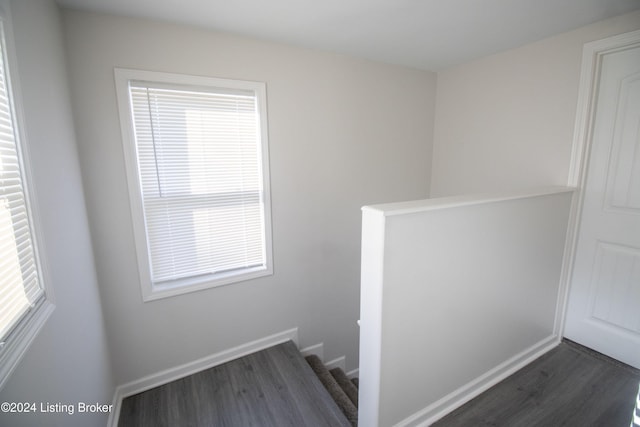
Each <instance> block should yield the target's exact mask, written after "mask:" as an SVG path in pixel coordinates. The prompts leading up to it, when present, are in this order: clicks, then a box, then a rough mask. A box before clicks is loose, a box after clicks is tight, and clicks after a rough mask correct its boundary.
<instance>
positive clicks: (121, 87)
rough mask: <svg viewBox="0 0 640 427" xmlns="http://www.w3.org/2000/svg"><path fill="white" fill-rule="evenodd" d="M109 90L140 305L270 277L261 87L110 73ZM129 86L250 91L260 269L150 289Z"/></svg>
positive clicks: (266, 150) (249, 83) (266, 147)
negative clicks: (256, 146)
mask: <svg viewBox="0 0 640 427" xmlns="http://www.w3.org/2000/svg"><path fill="white" fill-rule="evenodd" d="M114 76H115V86H116V97H117V102H118V110H119V116H120V125H121V131H122V143H123V151H124V160H125V167H126V171H127V185H128V190H129V202H130V210H131V220H132V226H133V237H134V243H135V249H136V258H137V265H138V276H139V281H140V287H141V292H142V300H143V301H144V302H148V301H153V300H157V299H162V298H168V297H173V296H177V295H182V294H185V293H190V292H196V291H200V290H204V289H209V288H214V287H218V286H224V285H229V284H233V283H237V282H242V281H246V280H251V279H255V278H259V277H264V276H268V275H272V274H273V255H272V234H271V197H270V193H271V192H270V179H269V144H268V132H267V108H266V85H265V83H263V82H254V81H245V80H231V79H221V78H215V77H203V76H192V75H186V74H175V73H165V72H156V71H145V70H135V69H126V68H115V69H114ZM131 82H149V83H151V84H153V85H171V86H184V87H188V88H189V89H196V90H198V88H199V89H200V90H202V91H203V92H206V91H209V92H210V91H212V90H213V91H215V89H218V90H222V91H224V90H225V89H231V90H244V91H251V92H252V93H254V94H255V96H256V101H257V109H258V114H259V127H260V129H259V135H260V145H261V147H260V154H261V159H260V162H261V163H260V164H261V172H262V184H263V188H262V190H263V195H262V196H263V197H262V202H263V215H264V242H265V248H264V251H265V266H264V267H251V268H246V269H242V270H241V272H230V273H221V274H218V275H216V277H211V276H205V277H190V278H186V279H181V280H179V281H176V282H174V283H171V284H162V285H158V284H154V283H153V281H152V275H151V260H150V251H149V243H148V238H147V231H146V220H145V213H144V206H143V195H142V185H141V177H140V173H139V169H138V168H139V163H138V152H137V146H136V144H137V143H136V139H135V125H134V119H133V106H132V103H131V97H130V90H129V87H130V83H131Z"/></svg>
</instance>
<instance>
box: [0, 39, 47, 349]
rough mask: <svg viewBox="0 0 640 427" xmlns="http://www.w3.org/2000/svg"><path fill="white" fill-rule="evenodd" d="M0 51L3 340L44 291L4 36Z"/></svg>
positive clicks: (0, 328)
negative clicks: (35, 246) (29, 206)
mask: <svg viewBox="0 0 640 427" xmlns="http://www.w3.org/2000/svg"><path fill="white" fill-rule="evenodd" d="M2 34H4V29H2ZM3 37H4V36H3ZM0 50H1V52H0V341H2V342H4V341H5V340H6V339H7V337H8V336H9V334H10V333H11V332H12V330H13V329H14V328H15V327H16V326H17V325H18V324H19V323H20V320H21V319H22V318H23V317H24V316H25V315H26V314H27V313H28V312H29V310H30V309H31V308H33V307H34V306H35V305H36V304H37V303H38V302H39V301H40V299H41V298H42V297H43V296H44V292H43V290H42V286H41V283H40V277H39V275H40V273H39V269H38V262H37V259H36V253H35V249H34V238H33V233H32V225H31V220H30V215H29V209H28V205H27V197H26V188H25V181H24V167H23V164H22V159H21V152H20V148H19V145H18V143H19V141H18V132H17V129H16V121H15V115H14V110H13V104H12V99H11V92H10V88H9V82H8V72H7V62H6V49H5V44H4V39H3V40H2V42H1V43H0Z"/></svg>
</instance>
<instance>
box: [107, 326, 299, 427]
mask: <svg viewBox="0 0 640 427" xmlns="http://www.w3.org/2000/svg"><path fill="white" fill-rule="evenodd" d="M289 340H291V341H293V342H294V343H296V346H297V345H298V328H293V329H289V330H287V331H283V332H279V333H277V334H273V335H269V336H267V337H264V338H260V339H257V340H255V341H251V342H249V343H246V344H241V345H239V346H237V347H233V348H230V349H228V350H224V351H221V352H219V353H215V354H211V355H209V356H206V357H203V358H201V359H198V360H194V361H192V362H188V363H185V364H183V365H180V366H176V367H173V368H170V369H166V370H164V371H160V372H157V373H155V374H151V375H148V376H146V377H143V378H140V379H138V380H135V381H132V382H129V383H126V384H123V385H120V386H118V387H117V388H116V391H115V393H114V396H113V411H111V414H109V420H108V421H107V426H110V427H117V425H118V419H119V418H120V407H121V405H122V399H124V398H126V397H128V396H132V395H134V394H137V393H141V392H143V391H146V390H149V389H152V388H154V387H158V386H161V385H163V384H166V383H168V382H171V381H175V380H177V379H180V378H184V377H186V376H188V375H192V374H195V373H196V372H200V371H202V370H204V369H209V368H212V367H214V366H218V365H221V364H223V363H226V362H229V361H231V360H234V359H238V358H240V357H243V356H246V355H248V354H251V353H255V352H257V351H260V350H264V349H265V348H269V347H272V346H274V345H278V344H282V343H284V342H287V341H289Z"/></svg>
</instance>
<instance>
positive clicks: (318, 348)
mask: <svg viewBox="0 0 640 427" xmlns="http://www.w3.org/2000/svg"><path fill="white" fill-rule="evenodd" d="M300 354H302V357H307V356H311V355H312V354H313V355H316V356H318V358H319V359H320V360H324V343H320V344H316V345H312V346H309V347H305V348H303V349H301V350H300Z"/></svg>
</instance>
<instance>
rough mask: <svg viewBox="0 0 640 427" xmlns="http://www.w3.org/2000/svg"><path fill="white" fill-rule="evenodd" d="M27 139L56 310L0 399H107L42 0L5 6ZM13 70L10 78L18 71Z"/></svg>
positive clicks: (79, 204)
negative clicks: (10, 22)
mask: <svg viewBox="0 0 640 427" xmlns="http://www.w3.org/2000/svg"><path fill="white" fill-rule="evenodd" d="M11 9H12V12H13V27H14V33H15V45H16V54H17V59H18V64H17V65H18V67H19V79H20V83H21V88H22V95H23V96H22V98H23V113H24V120H25V127H26V129H25V130H26V136H27V142H28V147H29V151H30V154H31V159H32V165H31V166H32V172H33V179H34V187H35V191H36V196H37V197H36V199H37V204H38V207H39V211H40V213H41V214H42V215H41V216H42V218H41V223H42V228H43V230H42V231H43V237H44V245H45V251H44V253H43V254H42V255H43V258H44V259H45V261H46V262H47V265H48V267H49V269H48V270H49V273H50V274H49V277H50V278H51V286H52V287H53V290H54V292H55V304H56V309H55V311H54V312H53V314H52V316H51V317H50V318H49V320H48V322H47V323H46V325H45V326H44V328H43V329H42V331H41V332H40V334H39V335H38V336H37V337H36V339H35V341H34V342H33V344H32V346H31V347H30V348H29V350H28V351H27V353H26V355H25V356H24V358H23V359H22V361H21V362H20V364H19V365H18V367H17V368H16V370H15V372H14V373H13V375H12V376H11V377H10V378H9V380H8V382H7V384H6V385H5V387H4V388H3V389H2V390H1V391H0V402H5V401H8V402H36V403H37V404H38V405H39V402H45V403H46V402H50V403H65V404H74V405H76V404H77V403H78V402H92V403H95V402H101V403H107V404H110V403H111V400H112V398H113V391H114V384H113V380H112V378H113V376H112V373H111V369H110V364H109V358H108V355H109V353H108V349H107V344H106V335H105V329H104V325H103V321H102V310H101V306H100V300H99V294H98V287H97V281H96V274H95V269H94V261H93V253H92V250H91V243H90V240H89V229H88V225H87V217H86V211H85V203H84V198H83V192H82V183H81V180H80V170H79V164H78V157H77V152H76V145H75V137H74V129H73V122H72V116H71V106H70V103H69V92H68V86H67V75H66V70H65V63H64V59H65V54H64V49H63V40H62V30H61V26H60V17H59V13H58V9H57V7H56V6H55V4H54V3H53V2H51V1H47V0H42V1H39V0H28V1H25V0H18V1H13V2H12V4H11ZM14 77H15V76H14ZM106 421H107V417H106V416H105V415H78V414H74V415H65V414H49V415H47V414H35V415H25V414H19V415H8V414H3V413H0V425H3V426H12V427H13V426H16V427H18V426H29V427H34V426H47V427H50V426H61V427H63V426H64V427H67V426H79V427H80V426H91V425H104V424H105V423H106Z"/></svg>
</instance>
